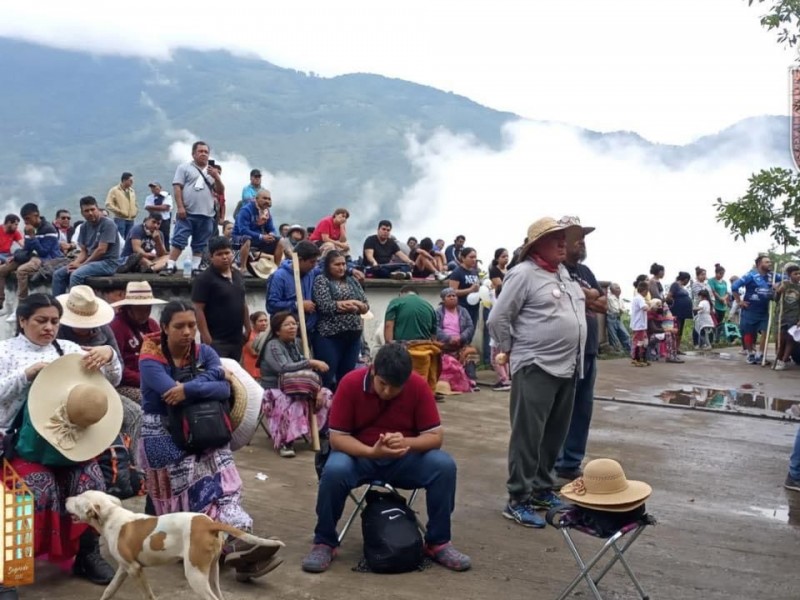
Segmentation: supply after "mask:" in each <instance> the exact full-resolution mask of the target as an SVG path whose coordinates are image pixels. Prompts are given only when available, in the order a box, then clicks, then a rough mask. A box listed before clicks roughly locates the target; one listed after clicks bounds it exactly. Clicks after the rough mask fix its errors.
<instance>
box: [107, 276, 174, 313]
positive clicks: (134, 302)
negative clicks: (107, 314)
mask: <svg viewBox="0 0 800 600" xmlns="http://www.w3.org/2000/svg"><path fill="white" fill-rule="evenodd" d="M166 303H167V301H166V300H159V299H158V298H156V297H155V296H153V288H151V287H150V284H149V283H148V282H146V281H129V282H128V285H127V286H125V299H124V300H118V301H116V302H114V303H112V304H111V306H113V307H115V308H116V307H118V306H153V305H154V304H166Z"/></svg>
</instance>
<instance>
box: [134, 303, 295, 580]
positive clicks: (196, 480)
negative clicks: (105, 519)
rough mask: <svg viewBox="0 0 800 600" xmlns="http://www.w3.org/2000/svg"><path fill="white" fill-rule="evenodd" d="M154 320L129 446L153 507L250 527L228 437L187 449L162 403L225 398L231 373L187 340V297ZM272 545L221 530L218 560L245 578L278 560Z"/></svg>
mask: <svg viewBox="0 0 800 600" xmlns="http://www.w3.org/2000/svg"><path fill="white" fill-rule="evenodd" d="M159 324H160V326H161V332H160V333H159V334H153V335H149V336H147V337H145V341H144V344H143V345H142V352H141V356H140V363H139V365H140V371H141V379H142V408H143V409H144V416H143V417H142V432H141V443H140V444H139V446H138V452H137V455H138V456H137V464H138V465H139V466H140V467H141V468H142V469H143V470H144V471H145V474H146V476H147V493H148V496H149V497H150V499H151V500H152V503H153V507H154V509H155V513H156V514H157V515H165V514H169V513H173V512H181V511H187V512H198V513H203V514H205V515H208V516H209V517H210V518H212V519H214V520H215V521H220V522H222V523H225V524H227V525H231V526H233V527H236V528H238V529H241V530H243V531H248V532H249V531H252V530H253V519H252V518H251V517H250V515H249V514H247V512H246V511H245V509H244V507H243V506H242V479H241V477H240V476H239V471H238V470H237V469H236V464H235V463H234V461H233V452H232V451H231V448H230V444H225V445H223V446H221V447H215V448H211V447H209V448H205V449H203V450H202V451H200V452H197V453H195V452H189V451H187V450H185V449H183V447H181V446H179V445H178V443H177V442H176V440H175V438H173V435H172V433H171V432H170V430H169V429H168V428H167V424H168V423H169V419H170V413H171V412H173V411H171V410H170V409H171V408H173V409H175V408H178V407H180V406H181V405H182V403H184V402H186V403H196V402H199V401H203V402H208V403H211V402H213V401H218V402H220V403H226V402H229V401H230V397H231V387H230V381H231V378H232V377H233V375H231V373H230V372H229V371H227V370H226V369H224V368H223V367H222V363H221V362H220V359H219V356H218V355H217V353H216V352H214V349H213V348H212V347H211V346H208V345H206V344H196V343H195V337H196V335H197V316H196V314H195V309H194V307H193V306H192V304H191V303H189V302H183V301H181V300H172V301H170V302H168V303H167V304H165V305H164V308H163V310H162V311H161V318H160V323H159ZM276 550H277V548H266V547H262V546H256V545H254V544H251V543H249V542H246V541H244V540H242V539H238V538H233V537H230V536H229V537H228V540H227V541H226V543H225V545H224V547H223V549H222V552H223V556H224V564H225V565H226V566H233V567H234V568H235V570H236V580H237V581H240V582H245V581H248V580H250V579H255V578H257V577H262V576H264V575H266V574H267V573H269V572H270V571H272V570H273V569H274V568H275V567H277V566H279V565H280V564H281V562H282V560H281V559H280V558H279V557H276V556H275V555H274V554H275V551H276Z"/></svg>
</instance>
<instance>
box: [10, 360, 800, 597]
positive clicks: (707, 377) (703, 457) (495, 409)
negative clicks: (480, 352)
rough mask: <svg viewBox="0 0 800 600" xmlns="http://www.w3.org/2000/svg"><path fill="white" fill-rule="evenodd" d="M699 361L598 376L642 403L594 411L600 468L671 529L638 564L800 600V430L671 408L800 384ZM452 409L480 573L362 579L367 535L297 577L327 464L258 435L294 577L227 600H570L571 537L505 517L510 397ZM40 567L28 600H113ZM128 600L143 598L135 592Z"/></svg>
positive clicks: (601, 383)
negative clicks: (563, 598)
mask: <svg viewBox="0 0 800 600" xmlns="http://www.w3.org/2000/svg"><path fill="white" fill-rule="evenodd" d="M688 358H689V360H687V363H686V364H685V365H666V364H657V365H653V366H651V367H650V368H647V369H637V368H634V367H631V366H630V365H629V364H628V363H627V361H626V360H618V361H601V362H600V363H599V373H598V382H597V392H598V394H599V395H605V396H609V397H611V396H615V397H617V398H619V399H622V398H628V401H598V402H596V404H595V414H594V421H593V427H592V431H591V435H590V440H589V455H590V458H596V457H601V456H602V457H610V458H614V459H617V460H619V461H620V462H621V463H622V464H623V466H624V468H625V470H626V473H627V475H628V477H629V478H631V479H639V480H645V481H647V482H648V483H650V484H651V485H652V486H653V490H654V491H653V495H652V497H651V498H650V499H649V500H648V502H647V508H648V511H649V512H650V513H652V514H653V515H654V516H655V517H656V518H657V519H658V525H657V526H656V527H653V528H651V529H649V530H648V531H646V532H645V533H644V535H642V537H641V538H640V539H639V541H638V542H637V543H636V544H635V545H634V547H633V548H632V549H631V550H630V553H629V555H628V556H629V561H630V564H631V567H632V568H633V569H634V571H635V572H636V573H637V575H638V576H639V579H640V581H641V583H642V585H643V586H644V588H645V590H646V591H648V592H649V593H650V595H651V597H652V598H653V599H654V600H656V599H669V600H675V599H679V600H684V599H687V600H689V599H708V600H723V599H724V600H732V599H733V600H738V599H741V600H754V599H770V600H789V599H794V600H796V599H797V598H798V597H800V585H798V583H797V581H796V573H797V565H798V562H799V561H800V494H797V493H793V492H788V491H786V490H785V489H784V488H783V487H782V483H783V480H784V478H785V476H786V468H787V462H788V456H789V453H790V451H791V447H792V442H793V440H794V436H795V433H796V431H797V427H798V424H797V423H794V422H789V421H786V420H776V419H764V418H753V417H749V416H744V417H743V416H733V415H731V414H728V412H729V411H725V412H720V411H716V412H714V411H711V410H709V411H706V410H696V409H695V410H683V409H679V408H667V406H671V405H667V404H665V402H664V401H663V400H662V399H660V398H658V394H660V393H662V392H663V391H665V390H693V388H695V387H698V388H708V389H718V390H728V389H734V390H737V391H738V390H741V389H747V388H743V386H744V385H752V386H753V388H752V389H753V390H754V391H756V392H757V393H758V394H762V395H764V396H765V397H770V398H784V399H793V398H797V395H796V393H795V390H796V389H797V387H798V386H797V383H798V382H799V381H800V370H797V371H791V370H789V371H785V372H783V373H776V372H774V371H767V370H764V369H761V368H760V367H749V366H747V365H744V364H741V365H739V364H738V362H737V361H736V360H730V361H724V360H718V359H717V360H715V359H710V358H700V357H688ZM483 389H484V390H487V387H486V386H484V388H483ZM692 394H694V392H692ZM701 396H702V394H701ZM706 402H708V401H707V400H706ZM713 402H716V401H712V403H713ZM439 406H440V409H441V412H442V419H443V423H444V426H445V428H446V440H445V449H446V450H448V451H449V452H451V453H452V454H453V456H454V457H455V458H456V460H457V462H458V465H459V483H458V495H457V499H456V511H455V513H454V516H453V541H454V543H455V544H456V545H457V546H458V548H459V549H461V550H462V551H464V552H466V553H468V554H470V555H471V557H472V560H473V564H474V567H473V569H472V570H471V571H469V572H466V573H451V572H448V571H446V570H444V569H443V568H441V567H439V566H432V567H431V568H430V569H428V570H425V571H422V572H418V573H409V574H404V575H373V574H365V573H357V572H354V571H353V570H352V569H353V567H355V566H356V564H357V563H358V560H359V556H360V552H361V539H360V537H361V536H360V525H359V523H358V521H357V522H356V525H355V526H354V528H353V529H351V531H350V533H349V534H348V536H347V537H346V538H345V541H344V543H343V545H342V547H341V549H340V554H339V556H338V558H337V559H336V560H335V561H334V563H333V565H332V567H331V569H330V571H329V572H327V573H324V574H322V575H309V574H305V573H303V572H302V571H301V570H300V567H299V563H300V559H301V557H302V555H303V554H304V553H305V552H306V551H307V550H308V548H309V544H310V542H311V533H312V530H313V527H314V502H315V494H316V477H315V475H314V469H313V455H312V454H311V453H310V452H308V451H300V452H299V453H298V456H297V457H296V458H294V459H281V458H279V457H278V456H277V455H276V454H275V453H274V451H273V450H272V449H271V448H270V447H269V443H268V440H267V438H266V436H265V435H264V433H263V432H261V431H259V432H258V433H257V435H256V437H255V439H254V440H253V443H252V445H251V446H249V447H247V448H244V449H243V450H241V451H239V452H237V454H236V460H237V464H238V465H239V469H240V472H241V475H242V479H243V481H244V486H245V495H244V506H245V507H246V508H247V510H248V511H250V512H251V514H252V515H253V516H254V518H255V523H256V531H257V532H259V533H262V534H267V535H277V536H279V537H280V538H281V539H283V540H284V541H285V542H286V543H287V548H286V549H285V551H284V554H285V558H286V562H285V564H284V565H283V566H282V567H281V568H280V569H278V570H276V571H275V572H273V573H271V574H270V575H268V576H267V577H266V578H264V580H263V581H259V582H256V583H254V584H249V585H243V584H237V583H236V582H235V581H234V579H233V576H232V574H231V573H230V572H228V571H224V572H223V576H222V589H223V592H224V593H225V594H226V597H227V598H244V599H250V598H252V599H256V598H258V599H259V600H261V599H264V598H268V599H270V600H282V599H287V600H288V599H319V600H349V599H352V598H381V599H383V598H398V599H409V600H410V599H412V598H413V599H415V600H417V599H419V598H440V597H443V598H466V599H476V600H477V599H486V598H497V599H505V598H531V599H551V598H556V597H557V596H558V594H559V592H560V591H561V589H562V588H563V587H564V586H565V585H566V584H567V583H568V582H569V581H570V580H571V579H572V577H573V576H574V575H575V574H576V573H577V566H576V565H575V562H574V560H573V558H572V556H571V555H570V554H569V552H568V550H567V548H566V547H565V545H564V543H563V540H562V539H561V537H560V536H559V534H558V533H557V532H556V531H554V530H552V529H547V530H533V529H525V528H522V527H519V526H517V525H515V524H513V523H510V522H509V521H507V520H505V519H503V518H502V517H501V516H500V512H501V510H502V507H503V504H504V500H505V493H504V489H505V487H504V483H505V478H506V444H507V440H508V394H506V393H493V392H491V391H482V392H480V393H477V394H465V395H463V396H453V397H449V398H448V399H447V401H446V402H445V403H444V404H440V405H439ZM259 474H263V475H266V476H267V477H266V479H264V478H263V477H259ZM129 504H133V505H135V506H141V504H142V503H141V501H140V500H138V501H134V502H132V503H129ZM424 504H425V503H424V494H423V496H422V498H421V500H420V501H418V504H417V510H420V511H421V512H422V513H423V515H424V513H425V508H424ZM348 508H350V507H348ZM423 519H424V516H423ZM575 539H576V543H578V544H579V547H580V548H581V549H582V550H584V551H585V550H591V551H595V550H596V549H597V548H598V542H597V540H594V539H585V536H582V535H581V534H576V536H575ZM37 567H38V568H39V570H38V571H37V583H36V584H35V585H34V586H31V587H29V588H26V589H24V590H23V593H22V598H23V599H33V598H37V599H38V598H42V599H44V598H48V599H49V598H52V597H54V596H56V595H57V596H58V597H59V598H62V599H69V600H87V599H90V598H99V597H100V595H101V592H102V590H101V588H99V587H98V586H94V585H91V584H88V583H84V582H82V581H78V580H75V579H73V578H70V577H65V576H62V575H61V574H60V573H59V572H58V571H56V570H54V569H53V568H51V567H47V566H44V565H37ZM618 569H619V568H618V567H615V568H614V569H613V570H612V571H611V572H610V574H609V575H607V576H606V578H605V579H604V580H603V583H602V584H601V586H600V589H601V592H602V593H603V597H604V598H606V599H607V600H629V599H634V598H637V597H638V596H637V595H636V592H635V591H634V589H633V587H632V586H631V584H630V582H629V581H628V580H627V578H626V577H625V575H624V572H622V571H620V570H618ZM148 577H149V579H150V581H151V583H152V584H153V588H154V591H155V594H156V596H157V597H159V598H167V597H169V598H172V599H173V600H188V599H190V598H193V595H192V593H191V590H190V589H189V587H188V585H187V584H186V582H185V581H184V579H183V576H182V573H181V570H180V568H179V567H162V568H158V569H150V570H149V571H148ZM577 592H578V593H579V595H577V596H573V597H574V598H577V599H578V600H585V599H587V598H589V594H588V590H587V588H586V587H585V585H583V584H581V585H579V586H578V588H577ZM116 597H117V598H120V599H122V600H133V599H137V598H139V597H140V596H139V591H138V589H137V588H136V586H135V585H134V584H133V583H131V582H127V583H126V584H125V585H124V586H123V587H122V589H121V590H120V591H119V592H118V595H117V596H116Z"/></svg>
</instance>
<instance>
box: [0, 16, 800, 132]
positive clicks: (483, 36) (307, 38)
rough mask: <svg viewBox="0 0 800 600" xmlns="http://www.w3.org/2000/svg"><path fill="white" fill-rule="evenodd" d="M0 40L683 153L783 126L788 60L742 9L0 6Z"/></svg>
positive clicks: (771, 35) (787, 55) (786, 105)
mask: <svg viewBox="0 0 800 600" xmlns="http://www.w3.org/2000/svg"><path fill="white" fill-rule="evenodd" d="M4 4H5V6H4V7H3V15H2V19H0V35H3V36H11V37H18V38H22V39H27V40H32V41H38V42H42V43H45V44H49V45H54V46H59V47H65V48H75V49H90V50H95V51H98V52H104V53H109V52H111V53H113V52H117V53H125V54H140V55H147V56H153V57H162V58H163V57H168V55H169V51H170V50H171V49H173V48H175V47H178V46H190V47H194V48H202V49H205V48H226V49H229V50H233V51H239V52H252V53H255V54H257V55H259V56H261V57H263V58H265V59H267V60H269V61H271V62H274V63H276V64H278V65H280V66H285V67H292V68H296V69H299V70H303V71H315V72H317V73H320V74H322V75H325V76H333V75H337V74H342V73H350V72H356V71H362V72H372V73H380V74H383V75H387V76H391V77H399V78H402V79H407V80H411V81H416V82H419V83H424V84H429V85H432V86H434V87H437V88H441V89H444V90H450V91H453V92H456V93H460V94H463V95H466V96H469V97H470V98H472V99H474V100H476V101H478V102H481V103H482V104H486V105H488V106H491V107H494V108H498V109H505V110H510V111H513V112H516V113H518V114H520V115H522V116H524V117H528V118H531V119H543V120H553V121H561V122H566V123H570V124H574V125H581V126H585V127H589V128H594V129H598V130H601V131H610V130H617V129H626V130H633V131H636V132H638V133H640V134H641V135H643V136H645V137H647V138H648V139H651V140H653V141H661V142H674V143H683V142H686V141H689V140H691V139H694V138H696V137H697V136H699V135H702V134H707V133H713V132H716V131H718V130H720V129H722V128H724V127H726V126H728V125H730V124H732V123H734V122H736V121H738V120H740V119H742V118H744V117H748V116H753V115H760V114H787V110H788V109H787V107H788V98H787V90H788V86H787V75H786V70H787V66H788V64H789V62H790V61H791V58H792V55H791V54H790V52H789V51H784V50H781V49H780V47H779V46H778V45H777V44H776V43H775V38H774V35H773V34H770V33H767V32H766V31H764V30H763V29H762V28H761V26H760V25H759V15H760V14H761V12H763V10H764V9H763V7H759V6H756V7H753V8H749V7H748V6H747V2H746V0H670V1H669V2H664V1H663V0H659V1H655V0H603V1H599V0H572V1H569V2H567V1H565V0H519V1H513V0H492V1H491V2H488V1H486V2H474V1H468V0H467V1H465V0H455V1H454V0H404V1H403V2H395V1H378V2H376V1H374V0H337V1H335V2H331V1H322V0H320V1H317V2H311V1H308V0H291V1H289V2H280V3H278V2H270V3H255V2H244V1H240V0H226V1H225V2H219V1H214V2H205V1H203V0H198V1H196V2H191V3H187V2H164V1H163V0H159V1H153V0H138V1H137V2H133V3H128V4H126V5H125V7H124V8H122V7H121V5H120V4H118V3H115V2H107V1H104V2H100V1H95V0H81V1H80V2H79V3H75V2H63V1H62V0H57V1H49V2H37V1H33V2H13V3H4Z"/></svg>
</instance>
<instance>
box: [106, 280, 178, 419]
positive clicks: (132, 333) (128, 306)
mask: <svg viewBox="0 0 800 600" xmlns="http://www.w3.org/2000/svg"><path fill="white" fill-rule="evenodd" d="M161 304H166V302H165V301H164V300H159V299H158V298H156V297H155V296H153V289H152V288H151V287H150V284H149V283H147V282H146V281H129V282H128V285H127V287H126V288H125V298H124V299H123V300H118V301H117V302H114V303H113V304H112V305H111V306H112V307H114V308H116V309H118V310H117V314H116V315H114V320H113V321H111V326H110V327H111V331H112V332H113V333H114V338H115V339H116V342H117V346H119V349H120V352H121V357H122V365H123V369H122V386H124V387H125V390H124V391H127V388H130V389H131V390H136V396H135V398H136V399H138V401H139V403H141V400H142V394H141V391H140V384H141V377H140V375H139V353H140V352H141V349H142V342H143V341H144V336H146V335H150V334H153V333H158V332H159V328H158V323H157V322H156V320H155V319H153V318H152V317H151V316H150V313H151V312H152V308H153V306H155V305H161Z"/></svg>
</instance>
